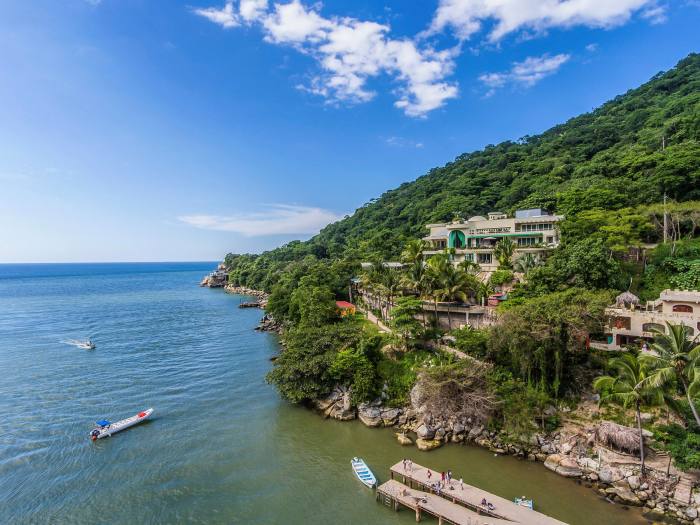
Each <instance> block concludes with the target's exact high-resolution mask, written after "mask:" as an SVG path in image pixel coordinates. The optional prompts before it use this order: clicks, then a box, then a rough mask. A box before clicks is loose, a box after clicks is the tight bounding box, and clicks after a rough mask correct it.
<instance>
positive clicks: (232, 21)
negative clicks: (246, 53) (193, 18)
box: [194, 1, 240, 29]
mask: <svg viewBox="0 0 700 525" xmlns="http://www.w3.org/2000/svg"><path fill="white" fill-rule="evenodd" d="M194 12H195V14H198V15H199V16H203V17H204V18H206V19H207V20H209V21H211V22H214V23H215V24H219V25H220V26H221V27H223V28H225V29H230V28H232V27H236V26H238V25H240V21H239V17H238V13H234V11H233V2H232V1H228V2H226V4H225V5H224V7H222V8H216V7H207V8H203V9H194Z"/></svg>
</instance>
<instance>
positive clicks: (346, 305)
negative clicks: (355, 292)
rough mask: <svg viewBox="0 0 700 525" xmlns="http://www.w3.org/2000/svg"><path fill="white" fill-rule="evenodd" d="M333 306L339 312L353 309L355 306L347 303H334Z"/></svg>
mask: <svg viewBox="0 0 700 525" xmlns="http://www.w3.org/2000/svg"><path fill="white" fill-rule="evenodd" d="M335 305H336V306H337V307H338V308H340V309H341V310H346V309H348V308H355V305H354V304H352V303H349V302H347V301H336V302H335Z"/></svg>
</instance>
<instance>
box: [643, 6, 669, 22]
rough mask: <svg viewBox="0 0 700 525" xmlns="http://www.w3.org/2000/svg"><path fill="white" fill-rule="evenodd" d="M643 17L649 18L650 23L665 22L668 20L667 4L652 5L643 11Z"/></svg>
mask: <svg viewBox="0 0 700 525" xmlns="http://www.w3.org/2000/svg"><path fill="white" fill-rule="evenodd" d="M642 18H646V19H647V20H649V23H651V24H653V25H656V24H663V23H664V22H666V20H668V18H667V16H666V6H665V5H651V6H649V7H648V8H647V9H645V10H644V11H643V12H642Z"/></svg>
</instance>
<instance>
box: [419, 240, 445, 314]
mask: <svg viewBox="0 0 700 525" xmlns="http://www.w3.org/2000/svg"><path fill="white" fill-rule="evenodd" d="M451 266H452V264H451V263H450V260H449V256H448V255H447V254H444V253H439V254H436V255H433V256H432V257H431V258H430V259H428V262H427V263H426V265H425V273H424V274H423V288H424V290H425V292H426V294H427V295H428V296H429V297H430V298H431V299H432V300H433V305H434V307H435V319H436V320H437V318H438V314H437V303H438V301H439V294H438V291H439V290H440V288H441V286H442V279H443V276H444V275H445V274H446V273H447V272H448V271H449V267H451Z"/></svg>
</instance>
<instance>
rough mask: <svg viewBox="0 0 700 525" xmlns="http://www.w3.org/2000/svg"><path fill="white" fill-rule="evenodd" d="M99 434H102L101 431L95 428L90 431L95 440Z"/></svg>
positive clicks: (91, 437)
mask: <svg viewBox="0 0 700 525" xmlns="http://www.w3.org/2000/svg"><path fill="white" fill-rule="evenodd" d="M99 435H100V431H99V430H97V429H95V430H93V431H92V432H90V439H92V440H93V441H96V440H97V436H99Z"/></svg>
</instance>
